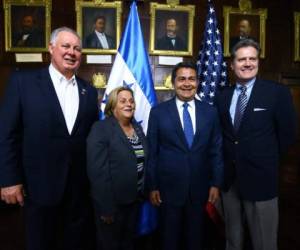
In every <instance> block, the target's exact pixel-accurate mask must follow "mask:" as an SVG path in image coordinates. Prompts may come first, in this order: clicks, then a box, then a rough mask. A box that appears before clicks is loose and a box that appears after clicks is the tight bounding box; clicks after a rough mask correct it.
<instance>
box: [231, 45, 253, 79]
mask: <svg viewBox="0 0 300 250" xmlns="http://www.w3.org/2000/svg"><path fill="white" fill-rule="evenodd" d="M258 64H259V59H258V51H257V50H256V49H255V48H254V47H252V46H248V47H241V48H239V49H238V50H237V51H236V52H235V57H234V59H233V61H232V63H231V69H232V70H233V72H234V74H235V77H236V80H237V82H238V83H241V84H243V83H246V82H249V81H250V80H251V79H253V78H254V77H256V75H257V73H258Z"/></svg>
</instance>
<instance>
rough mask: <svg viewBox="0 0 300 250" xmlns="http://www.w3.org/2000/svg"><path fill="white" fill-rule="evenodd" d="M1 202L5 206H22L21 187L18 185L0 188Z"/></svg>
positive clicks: (22, 191)
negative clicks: (5, 204) (4, 203)
mask: <svg viewBox="0 0 300 250" xmlns="http://www.w3.org/2000/svg"><path fill="white" fill-rule="evenodd" d="M1 200H3V201H4V202H6V203H7V204H17V203H19V205H21V206H23V205H24V190H23V185H22V184H18V185H15V186H10V187H3V188H1Z"/></svg>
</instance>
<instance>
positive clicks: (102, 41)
mask: <svg viewBox="0 0 300 250" xmlns="http://www.w3.org/2000/svg"><path fill="white" fill-rule="evenodd" d="M105 23H106V19H105V16H97V17H96V18H95V22H94V31H93V32H92V33H91V34H89V35H88V36H87V37H86V38H85V41H84V46H83V47H84V48H91V49H115V48H116V47H115V40H114V39H113V38H112V37H111V36H109V35H108V34H106V33H105Z"/></svg>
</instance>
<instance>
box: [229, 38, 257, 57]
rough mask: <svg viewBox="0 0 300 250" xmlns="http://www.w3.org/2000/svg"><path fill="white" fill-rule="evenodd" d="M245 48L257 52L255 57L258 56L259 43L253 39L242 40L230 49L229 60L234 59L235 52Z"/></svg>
mask: <svg viewBox="0 0 300 250" xmlns="http://www.w3.org/2000/svg"><path fill="white" fill-rule="evenodd" d="M245 47H253V48H254V49H256V51H257V55H258V56H259V55H260V46H259V43H258V42H256V41H254V40H253V39H248V38H246V39H242V40H240V41H239V42H237V43H236V44H235V45H234V46H233V47H232V49H231V58H232V59H234V58H235V57H236V52H237V50H238V49H240V48H245Z"/></svg>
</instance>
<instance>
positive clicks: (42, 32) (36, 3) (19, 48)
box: [3, 0, 51, 52]
mask: <svg viewBox="0 0 300 250" xmlns="http://www.w3.org/2000/svg"><path fill="white" fill-rule="evenodd" d="M3 6H4V22H5V25H4V26H5V50H6V51H11V52H43V51H47V50H48V43H49V38H50V30H51V15H50V13H51V0H21V1H20V0H3Z"/></svg>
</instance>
